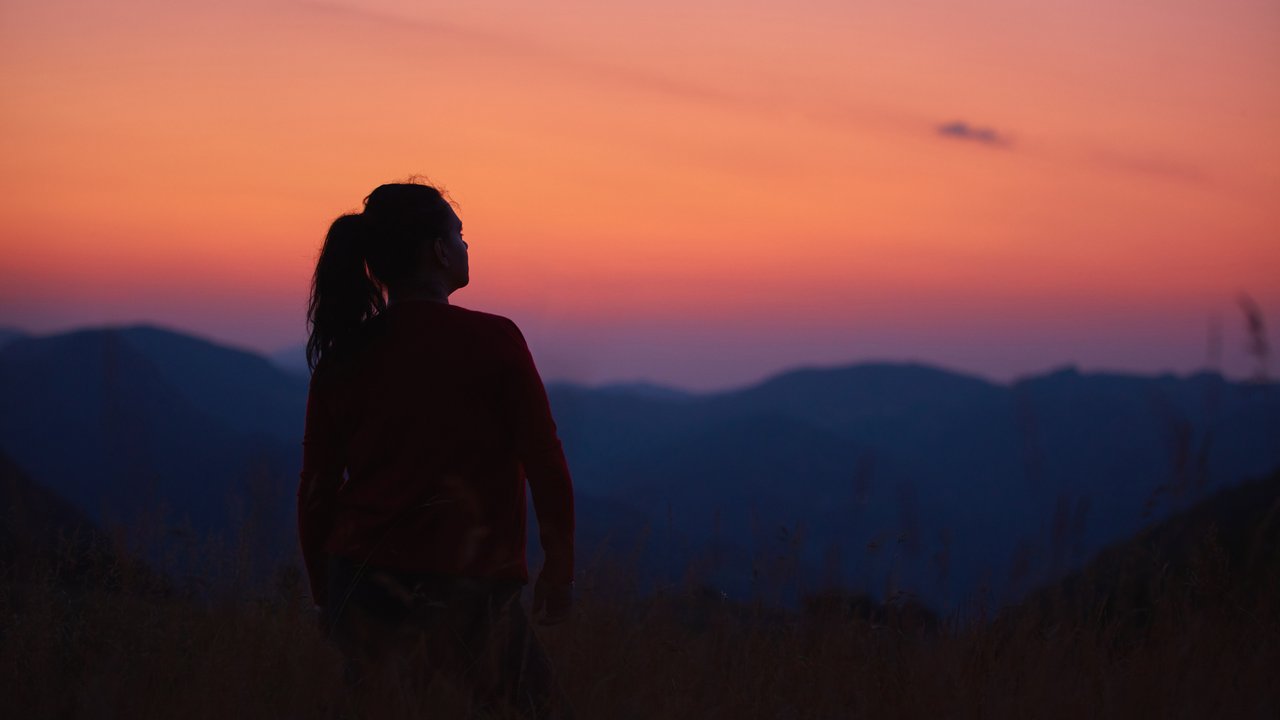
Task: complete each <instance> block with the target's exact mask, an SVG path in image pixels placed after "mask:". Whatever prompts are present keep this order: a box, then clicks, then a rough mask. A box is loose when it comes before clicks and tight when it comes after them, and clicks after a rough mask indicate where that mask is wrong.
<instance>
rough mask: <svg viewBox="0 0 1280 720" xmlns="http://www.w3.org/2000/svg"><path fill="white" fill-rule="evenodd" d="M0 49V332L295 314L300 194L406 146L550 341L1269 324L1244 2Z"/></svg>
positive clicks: (1271, 211)
mask: <svg viewBox="0 0 1280 720" xmlns="http://www.w3.org/2000/svg"><path fill="white" fill-rule="evenodd" d="M0 82H2V83H3V87H4V88H5V92H4V93H3V96H0V170H2V171H0V186H2V187H0V190H2V192H0V253H2V254H0V258H2V264H0V324H4V325H13V326H17V327H19V328H23V329H26V330H29V331H36V332H49V331H56V330H62V329H66V328H70V327H76V326H82V325H88V324H99V323H108V322H109V323H120V322H138V321H146V322H156V323H160V324H164V325H169V326H173V327H176V328H181V329H184V330H189V331H192V332H196V333H199V334H202V335H206V336H209V337H212V338H216V339H219V340H223V341H227V342H232V343H235V344H240V345H244V346H248V347H252V348H255V349H262V350H274V349H277V348H279V347H281V346H285V345H289V344H292V343H297V342H301V341H302V339H303V335H304V332H305V328H304V326H303V309H304V307H305V302H306V289H307V281H308V279H309V275H310V272H311V270H312V262H313V260H314V254H315V252H316V250H317V249H318V246H319V243H320V242H321V239H322V237H323V233H324V230H325V228H326V227H327V224H328V222H329V221H330V220H332V218H333V217H334V216H336V215H337V214H339V213H341V212H343V211H346V210H350V209H354V208H356V207H357V205H358V203H359V201H360V198H361V197H363V196H364V195H365V194H367V193H368V192H369V190H371V189H372V188H373V187H374V186H376V185H377V184H379V183H381V182H385V181H388V180H394V179H401V178H403V177H405V176H407V175H410V174H414V173H422V174H425V175H427V176H429V177H430V178H432V179H433V180H435V181H437V182H439V183H441V184H443V185H445V186H446V187H447V188H448V189H449V190H450V191H451V193H452V196H453V198H454V199H455V200H456V201H457V202H458V203H459V205H460V207H461V214H462V217H463V219H464V221H465V223H466V227H467V240H468V242H469V243H470V244H471V247H472V267H473V285H472V287H469V288H467V289H465V290H463V291H461V292H460V293H458V294H457V295H456V296H455V302H457V303H458V304H462V305H465V306H468V307H474V308H477V309H485V310H489V311H492V312H499V313H502V314H507V315H509V316H511V317H513V318H514V319H516V320H517V321H518V322H520V323H521V325H522V326H524V327H525V329H526V335H528V336H529V338H530V342H531V344H532V345H533V346H534V350H535V355H536V356H537V357H538V358H539V361H540V364H541V365H542V366H543V369H544V375H547V376H548V377H573V378H576V379H581V380H589V381H600V380H607V379H616V378H631V377H646V378H649V379H653V380H658V381H664V382H670V383H675V384H681V385H686V386H690V387H721V386H725V385H732V384H736V383H741V382H746V381H749V380H752V379H755V378H758V377H760V376H762V375H764V374H766V373H768V372H771V371H774V370H777V369H779V368H782V367H788V366H792V365H797V364H807V363H836V362H849V361H855V360H860V359H868V358H895V359H897V358H900V359H906V358H913V359H919V360H926V361H931V362H937V363H941V364H944V365H949V366H952V367H956V368H959V369H964V370H970V371H975V372H980V373H983V374H987V375H990V376H993V377H1001V378H1007V377H1011V376H1016V375H1019V374H1024V373H1028V372H1034V371H1039V370H1043V369H1045V368H1047V367H1050V366H1053V365H1058V364H1062V363H1066V362H1077V363H1081V364H1083V365H1085V366H1086V367H1107V368H1125V369H1134V370H1143V371H1155V370H1163V369H1173V370H1177V371H1187V370H1190V369H1193V368H1195V367H1198V366H1200V365H1202V364H1203V363H1204V361H1205V358H1206V336H1207V334H1208V333H1207V328H1208V326H1209V324H1210V322H1211V318H1213V317H1217V318H1218V320H1217V322H1219V323H1220V324H1221V325H1222V327H1223V336H1224V339H1225V341H1226V343H1227V345H1226V348H1225V350H1224V353H1223V358H1224V362H1225V363H1226V366H1227V369H1228V370H1231V371H1234V372H1244V371H1245V369H1246V368H1247V363H1246V359H1245V358H1244V357H1243V355H1242V353H1240V352H1239V350H1238V348H1239V346H1240V345H1241V344H1242V343H1243V337H1242V329H1241V328H1242V326H1243V323H1242V322H1241V321H1240V319H1239V317H1238V312H1237V311H1236V309H1235V307H1234V302H1235V298H1236V296H1237V294H1238V293H1239V292H1241V291H1247V292H1249V293H1251V294H1252V295H1253V296H1254V297H1256V298H1257V299H1258V300H1259V301H1260V302H1261V304H1262V306H1263V308H1264V309H1265V310H1267V311H1268V312H1269V317H1270V319H1271V323H1272V326H1273V328H1274V326H1275V325H1276V324H1277V323H1280V201H1278V200H1277V199H1278V198H1280V133H1278V132H1277V131H1278V130H1280V5H1277V4H1276V3H1275V2H1271V1H1267V2H1262V1H1255V0H1247V1H1245V0H1223V1H1219V2H1188V1H1186V0H1159V1H1156V0H1144V1H1143V2H1101V1H1100V0H1075V1H1074V2H1066V1H1065V0H1064V1H1058V0H1053V1H1052V2H1034V3H1028V2H1025V0H1019V1H1014V0H986V1H984V2H970V3H954V2H948V1H945V0H900V1H898V2H893V3H860V2H826V1H822V2H820V1H818V0H800V1H799V2H788V3H782V2H779V1H776V0H771V1H768V2H765V1H764V0H749V1H747V2H741V1H739V2H727V1H719V0H717V1H716V2H702V3H697V2H665V1H657V2H646V3H634V4H619V3H599V2H585V1H577V2H559V3H549V2H541V3H517V2H469V3H465V4H460V3H439V4H437V3H430V2H409V1H408V0H401V1H395V0H380V1H378V2H363V3H355V2H325V3H319V2H276V1H273V0H262V1H258V2H240V1H239V0H231V1H229V2H221V3H216V4H215V3H209V4H206V5H204V6H200V7H195V6H190V5H188V4H186V3H173V2H151V1H149V0H148V1H146V2H138V1H134V0H116V1H114V2H111V3H106V2H97V1H95V2H67V1H65V0H39V1H33V0H5V2H4V3H3V4H2V5H0ZM951 123H964V125H963V126H962V127H960V128H958V129H957V130H956V132H953V133H950V134H947V133H943V132H940V130H939V129H940V128H941V127H942V126H944V125H947V124H951ZM983 129H987V130H990V131H991V135H988V136H985V137H987V138H988V139H987V140H983V139H982V137H980V131H981V130H983ZM992 138H993V139H992ZM1274 335H1275V333H1274V332H1273V336H1274ZM1277 369H1280V368H1277Z"/></svg>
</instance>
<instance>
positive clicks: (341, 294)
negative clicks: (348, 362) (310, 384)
mask: <svg viewBox="0 0 1280 720" xmlns="http://www.w3.org/2000/svg"><path fill="white" fill-rule="evenodd" d="M449 209H450V202H449V201H448V199H446V197H445V196H444V194H443V193H442V192H440V190H439V189H437V188H435V187H433V186H431V185H427V184H425V183H419V182H414V181H410V182H405V183H390V184H387V185H379V186H378V187H377V188H375V189H374V191H373V192H371V193H369V195H368V197H366V198H365V199H364V211H363V212H358V213H349V214H346V215H342V216H339V217H338V218H337V219H336V220H334V221H333V224H332V225H330V226H329V232H328V233H327V234H326V235H325V238H324V246H323V247H322V248H321V249H320V256H319V257H318V258H317V259H316V271H315V274H314V275H313V276H312V278H311V299H310V302H309V303H308V305H307V326H308V328H309V330H310V336H309V337H308V338H307V367H308V368H309V369H310V370H311V371H312V372H314V371H315V369H316V367H317V366H318V365H319V364H320V360H321V358H323V357H324V356H326V355H328V354H331V353H334V352H335V351H337V350H339V349H340V348H342V347H344V346H345V344H346V342H347V341H348V340H349V339H350V338H351V337H352V336H353V335H354V334H355V331H356V330H358V329H359V328H360V326H361V324H363V323H364V322H365V321H366V320H368V319H370V318H372V317H374V316H376V315H378V314H379V313H381V312H382V311H384V310H386V308H387V300H386V292H387V290H388V288H392V287H396V286H398V285H400V284H401V283H402V282H404V281H405V280H406V279H408V278H409V276H410V274H411V273H412V272H414V270H416V268H417V266H418V259H419V257H420V253H421V252H422V250H423V248H424V246H425V245H426V244H427V242H429V241H430V240H431V239H432V238H436V237H440V236H441V235H444V234H446V233H447V232H448V231H449V221H450V219H451V216H450V212H449Z"/></svg>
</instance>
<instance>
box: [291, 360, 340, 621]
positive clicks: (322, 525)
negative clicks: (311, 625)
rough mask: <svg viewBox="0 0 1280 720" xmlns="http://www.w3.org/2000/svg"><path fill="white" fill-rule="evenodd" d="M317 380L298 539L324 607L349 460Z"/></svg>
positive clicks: (310, 398)
mask: <svg viewBox="0 0 1280 720" xmlns="http://www.w3.org/2000/svg"><path fill="white" fill-rule="evenodd" d="M318 377H319V375H318V373H313V374H312V377H311V385H310V389H309V390H308V392H307V414H306V425H305V427H304V429H303V433H302V472H301V477H300V480H299V483H298V539H299V541H300V544H301V546H302V559H303V563H304V564H305V565H306V568H307V576H308V578H309V579H310V583H311V597H312V599H313V600H314V601H315V603H316V604H317V605H320V606H322V607H323V606H324V605H325V604H326V603H327V601H328V598H327V597H326V594H327V588H328V578H327V576H326V575H327V569H326V558H325V556H324V544H325V541H326V540H327V539H328V537H329V533H330V532H331V531H332V529H333V518H334V506H335V504H336V501H337V494H338V485H339V484H341V482H342V476H343V472H344V471H345V469H346V467H345V466H346V461H345V457H344V455H343V447H342V442H341V438H340V437H339V433H338V423H337V419H338V418H337V415H336V413H335V411H334V403H333V401H332V399H331V398H330V397H329V394H328V393H327V392H326V390H327V388H326V387H325V385H324V384H323V383H321V382H318V380H317V378H318Z"/></svg>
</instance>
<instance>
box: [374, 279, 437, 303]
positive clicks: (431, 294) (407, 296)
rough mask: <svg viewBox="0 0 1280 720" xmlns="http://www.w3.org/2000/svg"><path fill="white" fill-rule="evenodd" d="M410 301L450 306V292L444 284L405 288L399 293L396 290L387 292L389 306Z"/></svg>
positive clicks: (425, 284)
mask: <svg viewBox="0 0 1280 720" xmlns="http://www.w3.org/2000/svg"><path fill="white" fill-rule="evenodd" d="M410 301H426V302H437V303H441V304H444V305H448V304H449V290H448V289H447V288H446V286H445V285H444V284H443V283H438V284H437V283H423V284H420V285H415V286H413V287H408V288H403V289H401V290H400V291H399V292H397V291H394V290H388V291H387V304H388V305H395V304H396V303H401V302H410Z"/></svg>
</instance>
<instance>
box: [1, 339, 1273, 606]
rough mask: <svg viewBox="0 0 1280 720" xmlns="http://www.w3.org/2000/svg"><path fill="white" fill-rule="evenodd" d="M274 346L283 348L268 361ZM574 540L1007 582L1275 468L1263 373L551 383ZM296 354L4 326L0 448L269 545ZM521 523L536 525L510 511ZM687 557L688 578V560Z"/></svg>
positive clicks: (1268, 389) (930, 593) (786, 580)
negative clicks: (694, 388)
mask: <svg viewBox="0 0 1280 720" xmlns="http://www.w3.org/2000/svg"><path fill="white" fill-rule="evenodd" d="M292 355H293V354H288V355H287V356H286V355H282V356H281V358H277V360H278V361H288V358H289V357H292ZM548 390H549V395H550V397H551V402H552V407H553V411H554V413H555V417H556V421H557V424H558V426H559V430H560V434H561V438H562V440H563V442H564V447H565V451H566V454H567V455H568V458H569V462H570V466H571V468H572V470H573V473H574V481H575V487H576V494H577V503H578V519H579V540H578V546H579V552H580V556H581V558H582V561H581V562H580V564H581V565H582V566H583V567H587V568H590V567H592V562H593V560H592V559H593V558H597V557H599V556H609V557H612V558H615V560H613V561H611V562H614V561H616V559H617V558H628V557H629V558H631V559H633V560H634V561H635V562H636V564H637V565H638V569H639V570H641V572H642V574H643V575H644V576H645V577H647V578H648V579H649V580H650V581H652V582H674V581H678V580H681V579H686V580H687V579H692V580H693V581H696V582H701V583H706V584H709V585H712V586H715V587H718V588H722V589H723V590H725V591H726V592H729V593H731V594H735V595H742V596H746V595H750V594H755V593H761V592H766V591H776V592H781V593H783V594H784V595H786V594H788V593H790V594H791V596H792V597H794V596H795V595H796V594H797V593H799V592H801V591H802V590H803V589H804V588H806V587H815V586H818V585H822V584H831V583H835V584H841V585H845V586H850V587H853V588H856V589H858V590H860V591H866V592H869V593H871V594H873V595H876V596H881V597H883V596H888V595H891V594H897V593H910V594H913V595H915V596H917V597H919V598H920V599H922V600H923V601H925V602H927V603H929V604H931V605H933V606H935V607H947V606H949V605H952V604H954V603H956V602H959V601H962V600H963V599H964V598H966V597H969V596H971V595H972V594H973V593H975V592H979V591H984V592H990V593H994V594H995V595H996V596H997V597H1000V598H1004V599H1012V598H1015V597H1018V596H1020V595H1022V594H1024V593H1025V592H1027V591H1028V590H1029V589H1030V588H1033V587H1035V586H1037V585H1039V584H1043V583H1045V582H1049V581H1052V580H1053V579H1054V578H1057V577H1061V576H1063V575H1065V574H1066V573H1068V572H1070V571H1071V570H1072V569H1074V568H1078V567H1079V566H1081V565H1082V564H1083V563H1084V562H1085V561H1086V560H1088V559H1089V558H1090V557H1092V556H1093V555H1094V554H1096V553H1097V552H1098V550H1100V549H1101V548H1103V547H1104V546H1106V545H1108V544H1110V543H1113V542H1115V541H1117V540H1119V539H1123V538H1125V537H1128V536H1130V535H1132V534H1133V533H1135V532H1137V531H1138V530H1139V529H1140V528H1142V527H1143V526H1145V525H1147V524H1149V523H1152V522H1155V521H1157V520H1159V519H1161V518H1163V517H1165V516H1167V515H1169V514H1170V513H1171V512H1174V511H1177V510H1181V509H1184V508H1186V507H1188V506H1190V504H1192V503H1193V502H1195V501H1196V500H1198V499H1200V498H1202V497H1204V496H1206V495H1207V494H1208V493H1211V492H1213V491H1216V490H1218V489H1220V488H1224V487H1229V486H1233V485H1235V484H1238V483H1240V482H1242V481H1245V480H1248V479H1251V478H1257V477H1263V476H1265V475H1267V474H1269V473H1270V472H1271V471H1273V470H1274V469H1275V468H1277V467H1280V442H1277V441H1278V440H1280V387H1277V386H1276V385H1275V384H1250V383H1237V382H1231V381H1227V380H1225V379H1223V378H1222V377H1220V376H1218V375H1216V374H1210V373H1201V374H1196V375H1191V376H1183V377H1177V376H1172V375H1161V376H1137V375H1118V374H1101V373H1089V374H1085V373H1080V372H1077V371H1075V370H1073V369H1069V368H1068V369H1063V370H1060V371H1057V372H1053V373H1049V374H1046V375H1041V376H1037V377H1031V378H1026V379H1023V380H1020V381H1017V382H1014V383H1010V384H996V383H991V382H988V381H986V380H983V379H980V378H976V377H972V376H967V375H963V374H958V373H953V372H948V371H946V370H942V369H939V368H934V367H929V366H925V365H918V364H862V365H853V366H848V367H833V368H808V369H799V370H795V371H792V372H788V373H784V374H781V375H779V376H776V377H774V378H771V379H769V380H767V381H765V382H763V383H760V384H758V385H755V386H752V387H748V388H744V389H740V390H736V391H731V392H720V393H711V394H692V393H685V392H682V391H679V390H673V389H667V388H662V387H658V386H652V385H644V384H636V385H612V386H605V387H596V388H588V387H581V386H576V385H571V384H553V385H551V386H550V387H549V389H548ZM306 393H307V379H306V375H305V368H299V367H297V363H296V358H295V359H294V361H293V364H292V366H290V365H288V364H285V365H282V364H281V362H273V361H272V360H271V359H269V358H266V357H262V356H260V355H257V354H254V353H251V352H247V351H243V350H238V349H234V348H230V347H225V346H222V345H219V344H216V343H212V342H208V341H206V340H202V339H199V338H196V337H192V336H190V335H186V334H183V333H179V332H174V331H171V330H166V329H162V328H158V327H153V326H131V327H110V328H91V329H85V330H80V331H75V332H69V333H62V334H57V335H49V336H30V335H24V334H22V333H6V334H5V335H4V336H3V337H0V450H3V451H4V452H5V453H7V454H8V455H9V456H10V457H12V458H13V459H14V460H15V462H16V463H17V464H18V465H19V466H21V468H23V469H24V470H25V471H26V473H27V474H29V475H30V477H31V478H32V479H33V480H34V481H35V482H36V483H39V484H40V485H41V486H42V487H44V488H46V489H48V490H50V491H52V492H53V493H56V494H57V496H59V497H61V498H64V499H65V500H66V501H67V502H68V503H69V504H70V505H71V506H73V507H74V508H76V509H77V510H78V511H79V512H82V513H84V514H85V515H87V516H88V517H90V518H92V520H93V521H94V522H96V523H99V524H102V525H107V526H119V527H126V528H130V531H131V532H132V533H133V534H134V536H135V537H134V540H135V541H136V542H138V543H139V544H141V545H143V546H146V547H149V548H150V550H151V552H152V553H153V554H163V553H162V552H161V549H162V546H164V545H166V544H171V543H172V542H173V539H172V538H173V537H174V535H173V532H172V528H174V527H179V528H185V530H186V535H185V536H186V537H208V536H216V537H223V538H225V539H226V541H227V542H232V541H233V540H234V541H235V542H239V543H242V544H244V546H245V547H250V548H252V549H253V552H254V553H255V555H256V556H258V557H260V558H261V561H262V563H263V564H264V566H265V565H270V564H271V563H275V562H280V561H286V560H291V559H293V558H295V556H296V548H295V540H294V534H293V533H294V528H293V517H294V492H295V489H296V484H297V472H298V465H299V460H300V456H301V445H300V440H301V432H302V418H303V414H304V409H305V403H306ZM531 537H536V535H535V534H534V532H533V530H532V527H531ZM690 576H692V577H690Z"/></svg>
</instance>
